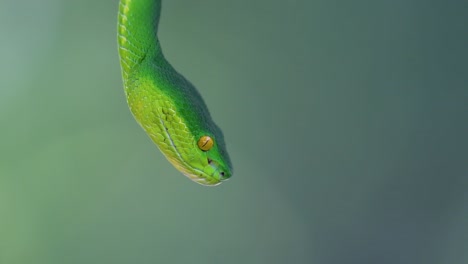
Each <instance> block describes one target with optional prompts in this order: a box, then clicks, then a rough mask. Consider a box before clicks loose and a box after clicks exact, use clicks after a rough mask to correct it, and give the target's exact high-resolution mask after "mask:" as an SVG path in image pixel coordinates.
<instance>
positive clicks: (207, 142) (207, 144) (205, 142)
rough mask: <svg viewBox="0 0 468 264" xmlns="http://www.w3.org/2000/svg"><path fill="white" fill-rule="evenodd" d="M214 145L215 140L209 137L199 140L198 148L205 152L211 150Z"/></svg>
mask: <svg viewBox="0 0 468 264" xmlns="http://www.w3.org/2000/svg"><path fill="white" fill-rule="evenodd" d="M213 145H214V140H213V139H212V138H210V137H209V136H203V137H201V138H200V139H199V140H198V147H199V148H200V149H201V150H203V151H208V150H210V149H211V148H212V147H213Z"/></svg>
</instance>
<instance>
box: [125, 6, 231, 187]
mask: <svg viewBox="0 0 468 264" xmlns="http://www.w3.org/2000/svg"><path fill="white" fill-rule="evenodd" d="M160 13H161V0H121V1H120V3H119V14H118V28H117V31H118V47H119V56H120V66H121V70H122V77H123V85H124V90H125V94H126V97H127V102H128V106H129V108H130V111H131V112H132V114H133V116H134V117H135V119H136V121H137V122H138V123H139V124H140V126H141V127H142V128H143V129H144V130H145V131H146V133H147V134H148V136H149V137H150V138H151V140H152V141H153V142H154V143H155V144H156V145H157V146H158V148H159V149H160V150H161V152H162V153H163V154H164V155H165V156H166V158H167V159H168V160H169V161H170V162H171V163H172V164H173V165H174V167H175V168H177V169H178V170H179V171H180V172H182V173H183V174H184V175H186V176H187V177H188V178H190V179H192V180H193V181H195V182H197V183H199V184H202V185H211V186H212V185H218V184H220V183H221V182H222V181H224V180H226V179H228V178H230V177H231V175H232V166H231V161H230V159H229V155H228V153H227V150H226V146H225V142H224V137H223V133H222V132H221V129H220V128H219V127H218V126H217V125H216V124H215V123H214V122H213V120H212V118H211V116H210V113H209V112H208V108H207V106H206V104H205V102H204V101H203V99H202V97H201V95H200V94H199V93H198V91H197V90H196V89H195V87H194V86H193V85H192V84H191V83H190V82H189V81H188V80H187V79H185V78H184V77H183V76H182V75H181V74H179V73H178V72H177V71H176V70H175V69H174V68H173V67H172V66H171V64H169V62H168V61H167V60H166V59H165V58H164V55H163V53H162V50H161V45H160V43H159V40H158V37H157V32H158V23H159V17H160Z"/></svg>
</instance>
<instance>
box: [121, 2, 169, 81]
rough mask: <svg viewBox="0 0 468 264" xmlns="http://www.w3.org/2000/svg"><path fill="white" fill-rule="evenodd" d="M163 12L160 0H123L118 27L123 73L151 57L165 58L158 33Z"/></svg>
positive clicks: (125, 74)
mask: <svg viewBox="0 0 468 264" xmlns="http://www.w3.org/2000/svg"><path fill="white" fill-rule="evenodd" d="M160 13H161V0H121V1H120V4H119V14H118V17H119V18H118V29H117V30H118V43H119V55H120V64H121V66H122V73H123V75H124V77H128V75H129V74H131V72H132V71H133V70H134V69H135V67H137V66H138V65H140V64H141V63H142V62H143V61H144V60H145V59H147V58H148V57H152V58H153V59H156V60H157V59H161V60H164V57H163V55H162V51H161V45H160V44H159V41H158V37H157V33H158V24H159V17H160ZM124 79H126V78H124Z"/></svg>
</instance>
